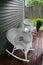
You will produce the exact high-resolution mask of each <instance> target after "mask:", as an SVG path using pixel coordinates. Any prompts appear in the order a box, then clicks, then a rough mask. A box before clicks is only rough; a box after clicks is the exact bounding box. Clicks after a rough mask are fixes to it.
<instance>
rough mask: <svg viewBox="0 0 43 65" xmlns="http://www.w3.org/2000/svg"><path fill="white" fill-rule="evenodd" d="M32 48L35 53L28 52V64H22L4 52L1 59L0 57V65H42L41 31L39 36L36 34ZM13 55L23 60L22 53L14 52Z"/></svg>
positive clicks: (42, 43)
mask: <svg viewBox="0 0 43 65" xmlns="http://www.w3.org/2000/svg"><path fill="white" fill-rule="evenodd" d="M32 46H33V48H34V49H35V51H30V52H28V59H30V62H28V63H26V62H22V61H20V60H17V59H16V58H13V57H12V56H10V55H9V54H8V53H6V52H5V53H4V54H3V55H2V57H0V65H43V31H40V32H39V35H37V34H36V38H35V39H33V44H32ZM9 49H11V48H9ZM20 53H21V54H20ZM15 54H18V56H21V57H23V58H24V54H23V53H22V52H16V53H15Z"/></svg>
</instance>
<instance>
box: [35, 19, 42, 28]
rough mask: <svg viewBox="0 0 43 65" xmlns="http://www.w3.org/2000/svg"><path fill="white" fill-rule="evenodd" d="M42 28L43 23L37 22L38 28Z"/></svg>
mask: <svg viewBox="0 0 43 65" xmlns="http://www.w3.org/2000/svg"><path fill="white" fill-rule="evenodd" d="M41 26H42V21H41V20H37V24H36V27H37V28H40V27H41Z"/></svg>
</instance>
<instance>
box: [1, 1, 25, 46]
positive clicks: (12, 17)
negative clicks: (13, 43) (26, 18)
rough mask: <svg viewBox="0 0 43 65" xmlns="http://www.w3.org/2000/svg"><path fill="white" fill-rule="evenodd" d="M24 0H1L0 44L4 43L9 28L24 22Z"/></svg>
mask: <svg viewBox="0 0 43 65" xmlns="http://www.w3.org/2000/svg"><path fill="white" fill-rule="evenodd" d="M23 13H24V0H0V45H1V44H4V43H5V42H4V40H5V37H6V32H7V30H9V29H11V28H13V27H19V26H21V25H22V22H23Z"/></svg>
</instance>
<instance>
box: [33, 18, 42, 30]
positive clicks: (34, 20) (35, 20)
mask: <svg viewBox="0 0 43 65" xmlns="http://www.w3.org/2000/svg"><path fill="white" fill-rule="evenodd" d="M38 20H41V22H42V25H41V27H40V30H43V19H42V18H36V19H32V22H36V23H37V21H38Z"/></svg>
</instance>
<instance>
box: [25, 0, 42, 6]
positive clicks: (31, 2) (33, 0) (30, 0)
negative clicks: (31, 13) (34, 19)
mask: <svg viewBox="0 0 43 65" xmlns="http://www.w3.org/2000/svg"><path fill="white" fill-rule="evenodd" d="M25 3H27V4H26V6H27V7H30V6H36V5H39V6H40V5H43V0H26V1H25Z"/></svg>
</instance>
